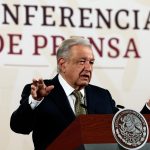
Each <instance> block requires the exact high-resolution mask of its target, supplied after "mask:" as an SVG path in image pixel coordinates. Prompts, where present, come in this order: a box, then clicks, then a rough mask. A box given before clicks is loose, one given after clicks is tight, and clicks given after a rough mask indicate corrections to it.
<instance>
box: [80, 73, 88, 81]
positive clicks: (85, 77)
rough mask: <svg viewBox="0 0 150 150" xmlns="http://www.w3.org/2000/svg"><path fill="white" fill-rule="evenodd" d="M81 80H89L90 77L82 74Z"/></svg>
mask: <svg viewBox="0 0 150 150" xmlns="http://www.w3.org/2000/svg"><path fill="white" fill-rule="evenodd" d="M81 78H83V79H84V80H89V78H90V75H87V74H84V75H81Z"/></svg>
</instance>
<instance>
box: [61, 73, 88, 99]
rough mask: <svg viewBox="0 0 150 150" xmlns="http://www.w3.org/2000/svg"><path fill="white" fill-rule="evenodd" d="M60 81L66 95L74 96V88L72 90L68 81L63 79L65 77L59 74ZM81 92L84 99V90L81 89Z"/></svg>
mask: <svg viewBox="0 0 150 150" xmlns="http://www.w3.org/2000/svg"><path fill="white" fill-rule="evenodd" d="M58 80H59V82H60V84H61V86H62V87H63V89H64V91H65V93H66V95H67V96H69V95H70V94H72V92H73V91H74V90H75V89H74V88H72V87H71V86H70V85H69V84H68V83H67V81H66V80H64V79H63V77H62V76H61V75H60V74H59V75H58ZM80 92H81V93H82V95H83V97H84V95H85V94H84V89H81V90H80Z"/></svg>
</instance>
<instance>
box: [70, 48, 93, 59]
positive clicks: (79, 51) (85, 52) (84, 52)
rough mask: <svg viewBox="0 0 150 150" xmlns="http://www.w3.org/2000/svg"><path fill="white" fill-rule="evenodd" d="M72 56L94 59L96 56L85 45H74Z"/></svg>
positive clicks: (71, 50)
mask: <svg viewBox="0 0 150 150" xmlns="http://www.w3.org/2000/svg"><path fill="white" fill-rule="evenodd" d="M70 52H71V55H72V56H74V57H78V58H82V57H88V58H91V59H94V54H93V51H92V49H91V47H89V46H85V45H74V46H72V47H71V48H70Z"/></svg>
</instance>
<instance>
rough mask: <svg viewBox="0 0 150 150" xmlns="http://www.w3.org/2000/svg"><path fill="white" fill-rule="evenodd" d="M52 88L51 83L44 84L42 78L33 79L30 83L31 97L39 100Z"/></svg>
mask: <svg viewBox="0 0 150 150" xmlns="http://www.w3.org/2000/svg"><path fill="white" fill-rule="evenodd" d="M53 88H54V86H53V85H50V86H46V85H45V83H44V81H43V79H42V78H40V79H38V80H37V79H33V81H32V85H31V95H32V97H33V99H35V100H37V101H40V100H42V98H43V97H45V96H47V95H48V94H49V93H50V92H51V90H52V89H53Z"/></svg>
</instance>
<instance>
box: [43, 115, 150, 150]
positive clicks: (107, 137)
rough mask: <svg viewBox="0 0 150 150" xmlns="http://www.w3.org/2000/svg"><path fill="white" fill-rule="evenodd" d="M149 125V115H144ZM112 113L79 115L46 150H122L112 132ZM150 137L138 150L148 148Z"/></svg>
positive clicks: (149, 147) (149, 146)
mask: <svg viewBox="0 0 150 150" xmlns="http://www.w3.org/2000/svg"><path fill="white" fill-rule="evenodd" d="M144 116H145V119H146V121H147V122H148V125H149V127H150V115H144ZM112 119H113V115H80V116H79V117H77V118H76V119H75V121H74V122H72V123H71V124H70V126H69V127H68V128H66V129H65V130H64V131H63V133H62V134H60V136H58V137H57V139H56V140H54V142H53V143H52V144H50V145H49V146H48V147H47V149H46V150H122V149H123V148H121V147H120V146H119V145H118V144H117V143H116V140H115V138H114V136H113V133H112ZM149 143H150V137H149V138H148V141H147V143H146V144H145V145H144V146H143V147H142V148H141V149H140V150H147V149H150V144H149Z"/></svg>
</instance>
